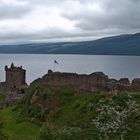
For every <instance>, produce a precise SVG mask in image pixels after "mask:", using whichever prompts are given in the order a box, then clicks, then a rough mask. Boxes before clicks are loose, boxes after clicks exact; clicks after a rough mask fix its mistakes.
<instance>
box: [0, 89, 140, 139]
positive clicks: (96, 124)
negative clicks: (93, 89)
mask: <svg viewBox="0 0 140 140" xmlns="http://www.w3.org/2000/svg"><path fill="white" fill-rule="evenodd" d="M0 121H1V123H0V136H2V135H5V136H7V138H8V140H25V139H26V140H77V139H80V140H140V133H139V132H140V93H121V94H119V95H112V94H109V93H96V94H89V93H79V92H78V91H76V90H74V89H71V88H69V87H55V88H48V89H45V88H43V87H38V86H37V87H31V88H30V89H29V90H28V92H27V93H26V94H25V96H24V97H23V98H22V100H21V101H20V102H19V103H18V104H17V105H16V106H13V107H9V108H6V109H2V110H0ZM1 124H3V127H2V125H1ZM3 139H4V138H3ZM3 139H1V138H0V140H3Z"/></svg>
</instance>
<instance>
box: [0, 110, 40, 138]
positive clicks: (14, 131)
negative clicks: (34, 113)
mask: <svg viewBox="0 0 140 140" xmlns="http://www.w3.org/2000/svg"><path fill="white" fill-rule="evenodd" d="M17 118H18V112H15V111H13V107H9V108H6V109H3V110H0V120H1V121H2V122H3V132H4V133H5V134H6V135H7V136H8V138H9V139H8V140H35V138H36V136H37V135H38V134H39V126H37V125H36V124H33V123H31V122H21V123H18V122H17Z"/></svg>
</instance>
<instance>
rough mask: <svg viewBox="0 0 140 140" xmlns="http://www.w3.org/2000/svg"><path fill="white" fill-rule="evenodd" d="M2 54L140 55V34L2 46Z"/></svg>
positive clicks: (0, 49) (0, 46) (0, 50)
mask: <svg viewBox="0 0 140 140" xmlns="http://www.w3.org/2000/svg"><path fill="white" fill-rule="evenodd" d="M0 53H24V54H91V55H140V33H137V34H126V35H119V36H112V37H106V38H102V39H98V40H95V41H84V42H59V43H33V44H21V45H0Z"/></svg>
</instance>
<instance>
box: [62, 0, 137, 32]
mask: <svg viewBox="0 0 140 140" xmlns="http://www.w3.org/2000/svg"><path fill="white" fill-rule="evenodd" d="M82 2H83V0H81V3H82ZM90 2H91V1H90ZM97 3H99V4H100V5H101V7H102V10H103V11H104V12H103V13H98V12H97V13H94V11H92V10H90V9H88V8H86V5H85V6H84V5H83V9H82V11H79V12H78V13H74V12H72V11H71V9H69V10H70V11H69V10H67V11H66V12H62V15H63V16H64V17H66V18H68V19H70V20H73V21H74V20H75V21H76V22H77V24H76V26H77V27H79V28H81V29H83V30H101V29H107V28H108V29H110V28H114V29H115V28H116V29H123V30H125V29H126V30H129V29H140V16H139V15H140V9H139V7H140V1H139V0H117V1H112V0H100V1H98V2H97ZM92 4H93V3H92Z"/></svg>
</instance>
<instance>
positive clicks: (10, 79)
mask: <svg viewBox="0 0 140 140" xmlns="http://www.w3.org/2000/svg"><path fill="white" fill-rule="evenodd" d="M5 72H6V78H5V79H6V81H5V83H6V85H7V86H8V87H10V88H20V87H21V86H23V85H25V84H26V70H24V69H22V66H21V67H16V66H14V64H13V63H12V64H11V67H10V68H8V66H5Z"/></svg>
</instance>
